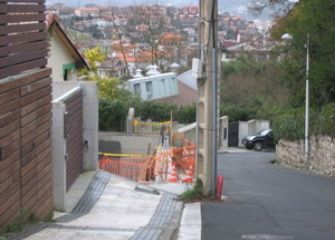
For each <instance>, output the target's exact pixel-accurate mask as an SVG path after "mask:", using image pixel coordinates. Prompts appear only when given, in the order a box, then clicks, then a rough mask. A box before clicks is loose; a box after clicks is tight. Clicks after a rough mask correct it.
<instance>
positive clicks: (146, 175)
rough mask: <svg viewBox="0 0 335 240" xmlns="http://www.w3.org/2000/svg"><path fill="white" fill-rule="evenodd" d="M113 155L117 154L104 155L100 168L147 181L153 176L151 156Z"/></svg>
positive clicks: (125, 176) (132, 178)
mask: <svg viewBox="0 0 335 240" xmlns="http://www.w3.org/2000/svg"><path fill="white" fill-rule="evenodd" d="M113 155H115V154H105V155H102V156H101V159H100V160H99V168H100V169H102V170H104V171H107V172H110V173H112V174H115V175H118V176H121V177H124V178H127V179H130V180H133V181H139V182H146V181H150V179H151V178H153V177H152V176H151V175H153V174H152V171H149V170H150V169H151V167H150V164H149V163H150V162H151V160H150V159H151V157H139V156H136V157H135V156H127V157H124V156H113Z"/></svg>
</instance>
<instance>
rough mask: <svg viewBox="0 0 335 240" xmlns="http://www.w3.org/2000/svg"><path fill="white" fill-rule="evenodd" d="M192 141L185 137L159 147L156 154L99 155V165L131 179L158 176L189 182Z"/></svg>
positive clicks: (193, 155) (164, 179)
mask: <svg viewBox="0 0 335 240" xmlns="http://www.w3.org/2000/svg"><path fill="white" fill-rule="evenodd" d="M195 149H196V148H195V144H194V143H192V142H191V141H189V140H187V139H184V141H183V146H182V147H180V148H177V147H174V148H170V149H161V148H158V149H157V151H156V154H155V156H147V157H144V156H143V157H141V156H135V155H133V156H131V155H128V156H127V157H126V156H121V155H120V156H113V154H102V155H100V161H99V168H100V169H102V170H104V171H107V172H110V173H113V174H115V175H119V176H121V177H125V178H128V179H130V180H133V181H139V182H147V181H152V180H157V179H160V180H162V181H168V182H177V181H179V179H178V178H179V174H182V175H183V176H184V177H182V178H181V181H182V182H187V183H192V182H193V180H194V173H195Z"/></svg>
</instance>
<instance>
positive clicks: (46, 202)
mask: <svg viewBox="0 0 335 240" xmlns="http://www.w3.org/2000/svg"><path fill="white" fill-rule="evenodd" d="M51 101H52V97H51V78H50V70H48V69H44V70H34V71H31V72H30V73H29V74H24V75H21V76H19V77H15V78H11V79H1V80H0V207H1V208H0V229H2V230H4V226H6V225H8V224H10V223H12V222H13V221H14V220H15V219H18V218H20V217H21V218H25V217H28V216H29V215H31V214H33V215H34V216H35V217H36V218H38V219H45V218H47V217H49V216H50V215H51V214H52V210H53V203H52V199H53V198H52V165H51V162H52V141H51V137H52V136H51V124H52V123H51V118H52V112H51Z"/></svg>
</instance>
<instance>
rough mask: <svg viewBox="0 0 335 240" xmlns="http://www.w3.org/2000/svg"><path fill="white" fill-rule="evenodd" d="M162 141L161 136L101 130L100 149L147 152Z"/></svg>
mask: <svg viewBox="0 0 335 240" xmlns="http://www.w3.org/2000/svg"><path fill="white" fill-rule="evenodd" d="M159 143H160V136H129V135H127V134H125V133H118V132H99V151H100V152H111V153H123V154H147V151H148V146H149V144H150V145H151V152H152V150H153V149H155V148H156V147H157V146H158V145H159Z"/></svg>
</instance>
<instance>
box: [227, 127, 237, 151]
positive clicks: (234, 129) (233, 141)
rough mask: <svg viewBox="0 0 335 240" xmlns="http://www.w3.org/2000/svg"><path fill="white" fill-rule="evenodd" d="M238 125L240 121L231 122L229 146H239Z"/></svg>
mask: <svg viewBox="0 0 335 240" xmlns="http://www.w3.org/2000/svg"><path fill="white" fill-rule="evenodd" d="M238 127H239V122H231V123H229V131H228V136H229V137H228V147H238V133H239V132H238Z"/></svg>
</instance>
